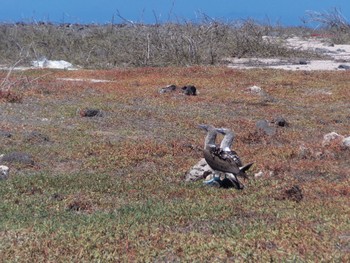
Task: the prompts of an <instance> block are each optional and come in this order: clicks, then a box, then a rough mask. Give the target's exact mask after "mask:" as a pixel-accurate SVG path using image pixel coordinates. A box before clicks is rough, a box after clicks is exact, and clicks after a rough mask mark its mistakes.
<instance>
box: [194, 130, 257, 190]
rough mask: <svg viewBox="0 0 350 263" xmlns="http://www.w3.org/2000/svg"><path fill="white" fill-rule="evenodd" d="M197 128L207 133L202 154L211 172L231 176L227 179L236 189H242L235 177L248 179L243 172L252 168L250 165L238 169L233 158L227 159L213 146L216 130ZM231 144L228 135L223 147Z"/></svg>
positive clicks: (217, 147)
mask: <svg viewBox="0 0 350 263" xmlns="http://www.w3.org/2000/svg"><path fill="white" fill-rule="evenodd" d="M199 128H201V129H204V130H205V131H207V136H206V138H205V143H204V150H203V153H204V158H205V160H206V162H207V163H208V165H209V166H210V167H211V168H212V169H213V170H216V171H219V172H223V173H230V174H232V175H233V176H232V177H230V178H228V179H231V181H232V183H233V184H234V185H236V186H237V188H238V189H243V187H244V186H243V185H242V184H241V183H240V182H239V180H238V179H237V177H236V176H242V177H244V178H248V176H247V174H246V173H245V172H246V171H247V170H248V169H249V168H250V167H251V166H252V163H251V164H248V165H245V166H243V167H240V166H239V165H238V164H237V161H236V160H234V158H229V155H228V154H227V151H223V150H222V149H221V148H220V147H219V146H217V145H216V144H215V139H216V136H217V133H218V129H216V128H215V127H213V126H211V125H199ZM233 137H234V136H233ZM232 142H233V138H232V135H231V134H230V135H229V136H228V137H226V140H225V142H224V146H225V147H226V146H227V145H228V144H232Z"/></svg>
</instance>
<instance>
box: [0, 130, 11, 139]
mask: <svg viewBox="0 0 350 263" xmlns="http://www.w3.org/2000/svg"><path fill="white" fill-rule="evenodd" d="M0 136H1V137H5V138H11V137H12V133H10V132H7V131H0Z"/></svg>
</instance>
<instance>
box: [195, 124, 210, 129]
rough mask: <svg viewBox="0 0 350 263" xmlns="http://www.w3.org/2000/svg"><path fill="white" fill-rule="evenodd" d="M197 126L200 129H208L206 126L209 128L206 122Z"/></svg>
mask: <svg viewBox="0 0 350 263" xmlns="http://www.w3.org/2000/svg"><path fill="white" fill-rule="evenodd" d="M197 127H198V128H199V129H202V130H205V131H208V128H209V126H208V125H207V124H199V125H198V126H197Z"/></svg>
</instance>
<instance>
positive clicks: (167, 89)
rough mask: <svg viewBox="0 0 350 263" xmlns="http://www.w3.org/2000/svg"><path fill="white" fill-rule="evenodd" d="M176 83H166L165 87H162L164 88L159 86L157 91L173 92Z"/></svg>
mask: <svg viewBox="0 0 350 263" xmlns="http://www.w3.org/2000/svg"><path fill="white" fill-rule="evenodd" d="M176 88H177V87H176V85H173V84H172V85H168V86H166V87H164V88H161V89H160V90H159V93H161V94H163V93H168V92H173V91H175V90H176Z"/></svg>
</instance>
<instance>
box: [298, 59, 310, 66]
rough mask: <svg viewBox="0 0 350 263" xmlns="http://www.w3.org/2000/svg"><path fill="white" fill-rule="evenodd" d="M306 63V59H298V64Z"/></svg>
mask: <svg viewBox="0 0 350 263" xmlns="http://www.w3.org/2000/svg"><path fill="white" fill-rule="evenodd" d="M307 64H308V63H307V61H306V59H300V60H299V65H307Z"/></svg>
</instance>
